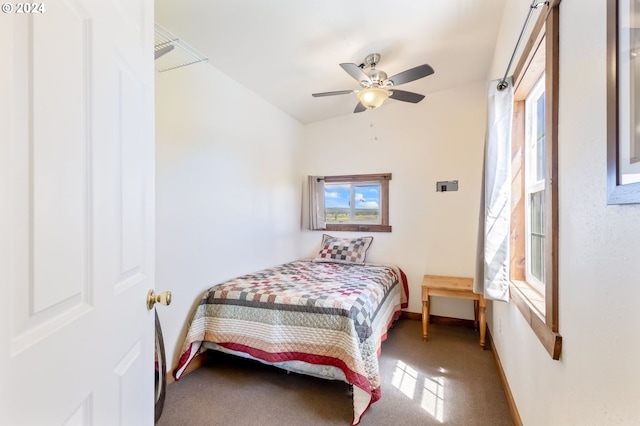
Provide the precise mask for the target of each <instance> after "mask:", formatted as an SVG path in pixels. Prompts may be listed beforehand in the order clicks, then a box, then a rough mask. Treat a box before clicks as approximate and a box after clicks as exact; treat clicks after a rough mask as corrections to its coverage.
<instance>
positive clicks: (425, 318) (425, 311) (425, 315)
mask: <svg viewBox="0 0 640 426" xmlns="http://www.w3.org/2000/svg"><path fill="white" fill-rule="evenodd" d="M428 325H429V297H427V300H423V301H422V338H423V339H424V340H427V327H428Z"/></svg>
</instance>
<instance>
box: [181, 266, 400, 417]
mask: <svg viewBox="0 0 640 426" xmlns="http://www.w3.org/2000/svg"><path fill="white" fill-rule="evenodd" d="M407 302H408V289H407V280H406V276H405V275H404V273H403V272H402V271H401V270H400V269H399V268H397V267H395V266H388V265H377V264H370V263H364V264H362V263H358V264H356V263H353V264H350V263H333V262H314V261H312V260H298V261H294V262H290V263H286V264H284V265H280V266H277V267H274V268H269V269H265V270H263V271H260V272H256V273H253V274H248V275H244V276H241V277H238V278H235V279H232V280H229V281H227V282H224V283H221V284H218V285H215V286H213V287H211V288H210V289H209V290H208V291H207V292H206V293H205V295H204V297H203V298H202V300H201V301H200V304H199V305H198V307H197V308H196V311H195V312H194V315H193V317H192V319H191V322H190V325H189V329H188V332H187V337H186V340H185V342H184V345H183V347H182V350H181V356H180V360H179V362H178V366H177V367H176V369H175V371H174V376H175V378H176V379H179V378H180V376H181V375H182V373H183V372H184V370H185V368H186V367H187V365H188V363H189V362H190V361H191V360H192V359H193V357H194V356H195V355H197V353H198V352H199V351H200V350H201V346H202V343H203V342H212V343H215V344H217V345H218V346H220V347H222V348H225V349H226V350H228V351H230V352H232V353H241V354H246V355H247V356H248V357H250V358H254V359H257V360H260V361H262V362H265V363H269V364H277V365H282V363H283V362H284V363H286V362H289V361H291V362H300V361H302V362H304V363H309V364H313V365H321V366H332V367H337V368H338V369H340V370H341V371H342V372H343V373H344V376H345V378H346V381H347V382H348V383H350V384H352V385H353V408H354V415H353V422H352V424H354V425H355V424H358V423H359V422H360V419H361V417H362V415H363V414H364V412H365V411H366V410H367V409H368V408H369V406H370V405H371V404H372V403H373V402H375V401H377V400H378V399H379V398H380V396H381V391H380V374H379V368H378V355H379V351H380V345H381V342H382V341H383V340H384V339H385V338H386V333H387V330H388V329H389V327H390V326H391V325H392V323H393V321H394V320H395V319H397V318H398V316H399V315H400V310H401V308H405V307H407Z"/></svg>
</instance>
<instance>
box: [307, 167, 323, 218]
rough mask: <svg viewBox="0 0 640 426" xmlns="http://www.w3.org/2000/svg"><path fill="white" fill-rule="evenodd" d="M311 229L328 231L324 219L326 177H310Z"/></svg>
mask: <svg viewBox="0 0 640 426" xmlns="http://www.w3.org/2000/svg"><path fill="white" fill-rule="evenodd" d="M308 183H309V229H311V230H318V229H326V227H327V224H326V222H325V219H324V176H309V177H308Z"/></svg>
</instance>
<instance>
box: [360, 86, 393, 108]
mask: <svg viewBox="0 0 640 426" xmlns="http://www.w3.org/2000/svg"><path fill="white" fill-rule="evenodd" d="M389 95H390V93H389V91H387V90H384V89H380V88H379V87H369V88H367V89H364V90H361V91H359V92H358V94H357V95H356V96H357V97H358V100H359V101H360V103H361V104H362V105H364V107H365V108H378V107H379V106H380V105H382V104H383V103H384V101H385V100H386V99H387V98H388V97H389Z"/></svg>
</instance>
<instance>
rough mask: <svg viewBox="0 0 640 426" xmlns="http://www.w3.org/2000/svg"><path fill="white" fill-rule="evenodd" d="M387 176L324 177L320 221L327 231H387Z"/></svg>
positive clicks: (389, 227) (388, 228) (387, 174)
mask: <svg viewBox="0 0 640 426" xmlns="http://www.w3.org/2000/svg"><path fill="white" fill-rule="evenodd" d="M390 180H391V173H382V174H367V175H343V176H325V177H324V194H323V195H324V219H325V222H326V229H327V230H329V231H361V232H391V225H389V181H390Z"/></svg>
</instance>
